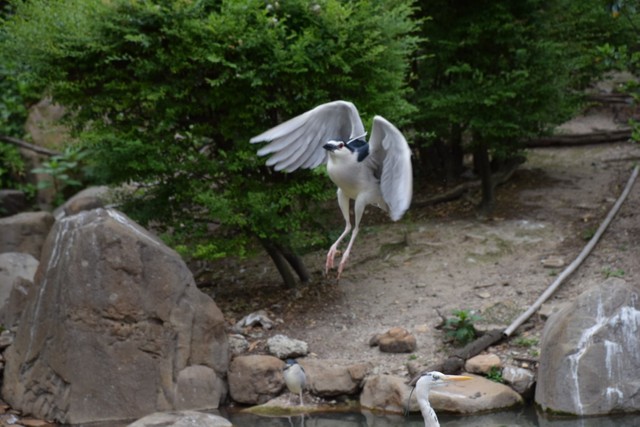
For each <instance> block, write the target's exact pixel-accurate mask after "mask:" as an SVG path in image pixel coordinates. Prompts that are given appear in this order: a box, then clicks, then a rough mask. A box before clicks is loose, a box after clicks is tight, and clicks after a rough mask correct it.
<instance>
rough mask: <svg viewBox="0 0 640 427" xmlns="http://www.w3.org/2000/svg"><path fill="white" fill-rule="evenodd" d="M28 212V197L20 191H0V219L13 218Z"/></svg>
mask: <svg viewBox="0 0 640 427" xmlns="http://www.w3.org/2000/svg"><path fill="white" fill-rule="evenodd" d="M25 210H27V196H25V194H24V191H20V190H7V189H3V190H0V217H6V216H12V215H16V214H19V213H20V212H24V211H25Z"/></svg>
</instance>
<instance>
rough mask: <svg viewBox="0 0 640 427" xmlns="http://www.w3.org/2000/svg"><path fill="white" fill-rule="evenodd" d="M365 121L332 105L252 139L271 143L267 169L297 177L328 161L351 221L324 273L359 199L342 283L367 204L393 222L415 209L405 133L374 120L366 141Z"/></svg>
mask: <svg viewBox="0 0 640 427" xmlns="http://www.w3.org/2000/svg"><path fill="white" fill-rule="evenodd" d="M366 134H367V133H366V132H365V130H364V125H363V123H362V119H361V118H360V115H359V114H358V110H357V109H356V107H355V105H353V104H352V103H351V102H347V101H333V102H329V103H326V104H322V105H319V106H317V107H315V108H314V109H312V110H309V111H307V112H306V113H304V114H301V115H299V116H297V117H294V118H292V119H290V120H288V121H286V122H284V123H281V124H279V125H278V126H276V127H274V128H272V129H270V130H268V131H266V132H264V133H261V134H260V135H257V136H254V137H253V138H251V140H250V142H252V143H256V142H264V141H270V143H269V144H268V145H266V146H264V147H262V148H261V149H260V150H258V155H259V156H265V155H268V154H271V157H269V159H268V160H267V166H274V169H275V170H277V171H279V170H284V171H287V172H293V171H295V170H296V169H299V168H303V169H311V168H315V167H317V166H319V165H321V164H324V163H325V162H327V172H328V174H329V178H331V180H332V181H333V183H334V184H336V186H337V187H338V205H339V206H340V210H341V211H342V216H343V217H344V220H345V222H346V225H345V229H344V232H343V233H342V234H341V235H340V237H338V240H336V241H335V243H334V244H333V245H332V246H331V248H330V249H329V253H327V261H326V264H325V273H327V274H328V272H329V270H330V269H332V268H333V266H334V258H335V256H336V255H337V253H338V246H339V245H340V243H341V242H342V240H343V239H344V238H345V237H346V236H347V235H348V234H349V232H351V219H350V213H349V203H350V200H354V201H355V202H354V203H355V205H354V212H355V227H354V228H353V232H351V239H350V240H349V244H348V245H347V248H346V250H345V251H344V252H343V254H342V259H341V260H340V265H339V266H338V276H337V277H338V279H340V275H341V274H342V271H343V270H344V267H345V264H346V263H347V259H348V258H349V255H350V253H351V248H352V246H353V242H354V241H355V239H356V236H357V235H358V231H359V229H360V220H361V219H362V214H363V213H364V209H365V207H366V206H367V205H375V206H378V207H379V208H380V209H382V210H383V211H385V212H387V213H388V214H389V216H390V217H391V219H392V220H393V221H397V220H399V219H400V218H401V217H402V215H404V213H405V212H406V210H407V209H408V208H409V205H410V204H411V196H412V194H413V172H412V168H411V150H410V149H409V145H408V144H407V141H406V139H405V138H404V136H403V135H402V133H401V132H400V131H399V130H398V129H397V128H396V127H395V126H394V125H392V124H391V123H390V122H388V121H387V120H386V119H384V118H383V117H381V116H375V117H374V118H373V125H372V128H371V137H370V138H369V141H368V142H367V141H366V140H365V139H364V138H365V136H366Z"/></svg>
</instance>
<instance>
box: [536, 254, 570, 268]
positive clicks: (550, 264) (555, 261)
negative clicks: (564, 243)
mask: <svg viewBox="0 0 640 427" xmlns="http://www.w3.org/2000/svg"><path fill="white" fill-rule="evenodd" d="M541 262H542V266H543V267H544V268H562V267H564V266H565V265H566V262H565V260H564V258H562V257H561V256H558V255H551V256H548V257H546V258H545V259H543V260H542V261H541Z"/></svg>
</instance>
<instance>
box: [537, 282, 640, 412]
mask: <svg viewBox="0 0 640 427" xmlns="http://www.w3.org/2000/svg"><path fill="white" fill-rule="evenodd" d="M639 330H640V292H639V290H638V287H637V285H632V284H629V283H627V282H626V281H625V280H623V279H620V278H615V277H612V278H609V279H607V280H605V281H604V282H602V283H601V284H599V285H596V286H593V287H591V288H589V289H588V290H586V291H585V292H583V293H582V294H580V295H579V296H578V297H577V298H575V299H574V300H573V302H572V303H571V304H570V305H569V306H567V307H566V308H564V309H563V310H561V311H559V312H557V313H555V314H554V315H552V316H551V317H550V318H549V319H548V320H547V323H546V325H545V328H544V331H543V335H542V341H541V344H540V354H541V356H540V365H539V368H538V381H537V385H536V392H535V401H536V403H537V404H538V405H540V407H541V408H542V409H543V410H544V411H553V412H561V413H567V414H575V415H582V416H590V415H601V414H609V413H612V412H638V411H640V394H638V381H637V375H635V374H634V373H637V372H640V357H638V355H639V354H640V340H638V331H639Z"/></svg>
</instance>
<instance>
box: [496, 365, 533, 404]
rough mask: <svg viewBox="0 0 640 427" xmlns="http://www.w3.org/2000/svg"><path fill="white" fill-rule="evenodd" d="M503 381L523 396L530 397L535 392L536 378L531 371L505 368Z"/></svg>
mask: <svg viewBox="0 0 640 427" xmlns="http://www.w3.org/2000/svg"><path fill="white" fill-rule="evenodd" d="M502 379H503V380H504V381H505V382H506V383H507V384H509V385H510V386H511V388H512V389H514V390H515V391H516V392H518V393H520V395H521V396H525V397H529V395H530V394H531V392H532V391H533V385H534V384H535V381H536V376H535V375H534V373H533V372H531V371H530V370H529V369H524V368H520V367H518V366H505V367H504V368H502Z"/></svg>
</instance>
